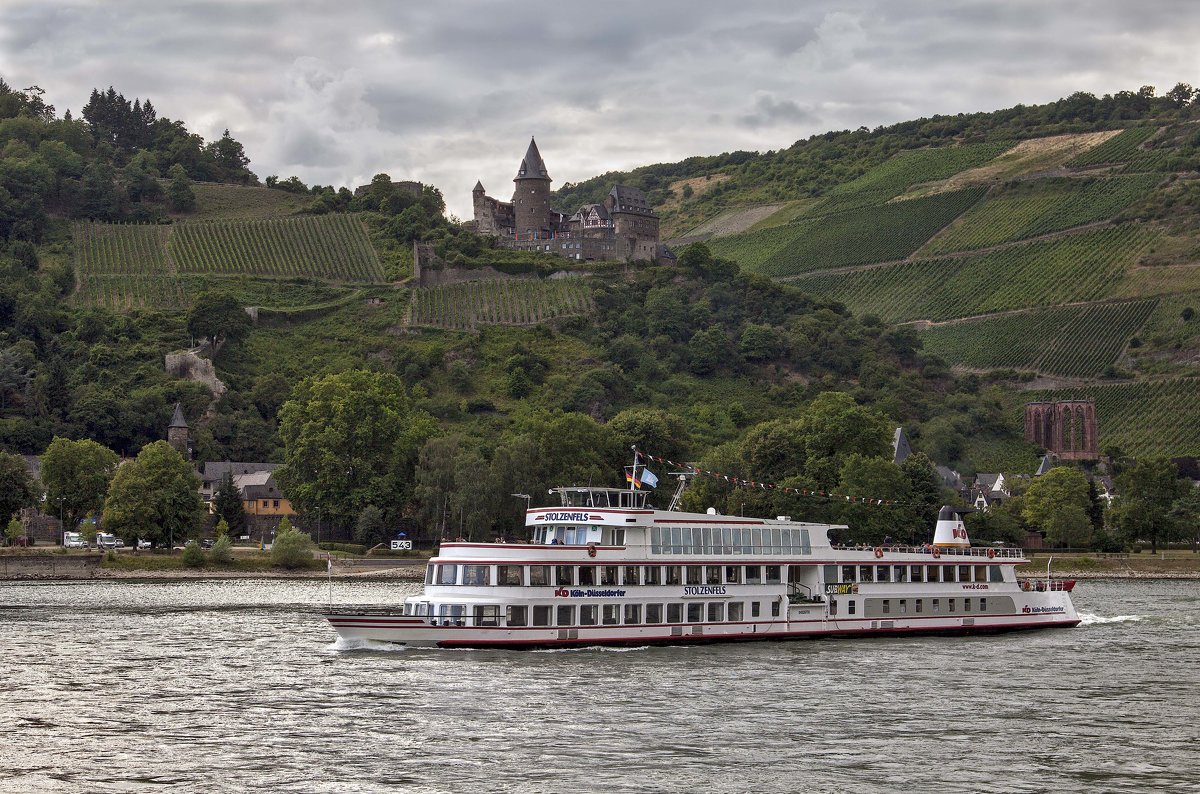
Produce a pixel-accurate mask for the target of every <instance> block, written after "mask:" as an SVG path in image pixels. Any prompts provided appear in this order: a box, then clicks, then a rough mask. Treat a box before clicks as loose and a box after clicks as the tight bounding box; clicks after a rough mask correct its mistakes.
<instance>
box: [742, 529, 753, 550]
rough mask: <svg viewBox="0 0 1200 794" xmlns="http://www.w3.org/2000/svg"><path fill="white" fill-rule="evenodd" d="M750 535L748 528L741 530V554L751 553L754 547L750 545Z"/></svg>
mask: <svg viewBox="0 0 1200 794" xmlns="http://www.w3.org/2000/svg"><path fill="white" fill-rule="evenodd" d="M750 544H751V535H750V530H749V529H743V530H742V554H753V553H754V549H752V548H751V547H750Z"/></svg>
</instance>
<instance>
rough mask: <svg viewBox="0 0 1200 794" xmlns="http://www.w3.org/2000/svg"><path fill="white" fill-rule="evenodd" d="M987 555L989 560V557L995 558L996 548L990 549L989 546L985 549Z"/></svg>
mask: <svg viewBox="0 0 1200 794" xmlns="http://www.w3.org/2000/svg"><path fill="white" fill-rule="evenodd" d="M987 555H988V559H989V560H991V559H994V558H995V556H996V550H995V549H991V548H989V549H988V550H987Z"/></svg>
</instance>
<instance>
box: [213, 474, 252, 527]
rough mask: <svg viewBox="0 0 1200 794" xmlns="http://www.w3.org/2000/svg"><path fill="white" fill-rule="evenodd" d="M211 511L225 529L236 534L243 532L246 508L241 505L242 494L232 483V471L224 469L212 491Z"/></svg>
mask: <svg viewBox="0 0 1200 794" xmlns="http://www.w3.org/2000/svg"><path fill="white" fill-rule="evenodd" d="M213 511H214V512H215V513H216V514H217V515H218V516H220V521H224V522H225V531H226V532H233V533H234V534H237V535H242V534H244V531H245V529H246V510H245V508H244V507H243V505H242V495H241V493H240V492H239V491H238V489H237V486H236V485H234V484H233V472H232V471H229V470H226V472H225V474H224V476H223V477H221V483H220V485H218V486H217V490H216V492H215V493H213Z"/></svg>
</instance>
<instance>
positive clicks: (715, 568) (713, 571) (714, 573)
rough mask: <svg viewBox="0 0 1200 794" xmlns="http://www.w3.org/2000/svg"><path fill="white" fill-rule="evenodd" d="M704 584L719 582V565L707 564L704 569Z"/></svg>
mask: <svg viewBox="0 0 1200 794" xmlns="http://www.w3.org/2000/svg"><path fill="white" fill-rule="evenodd" d="M704 583H705V584H720V583H721V566H720V565H709V566H707V567H706V568H705V570H704Z"/></svg>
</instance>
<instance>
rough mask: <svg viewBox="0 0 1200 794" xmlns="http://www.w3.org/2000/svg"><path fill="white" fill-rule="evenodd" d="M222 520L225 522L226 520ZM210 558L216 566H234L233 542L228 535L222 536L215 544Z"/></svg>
mask: <svg viewBox="0 0 1200 794" xmlns="http://www.w3.org/2000/svg"><path fill="white" fill-rule="evenodd" d="M221 520H222V522H223V521H224V520H225V519H221ZM209 557H210V559H212V561H213V564H214V565H232V564H233V541H232V540H230V539H229V535H228V534H222V535H220V536H219V537H218V538H217V542H216V543H214V544H213V547H212V551H211V552H210V553H209Z"/></svg>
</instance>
